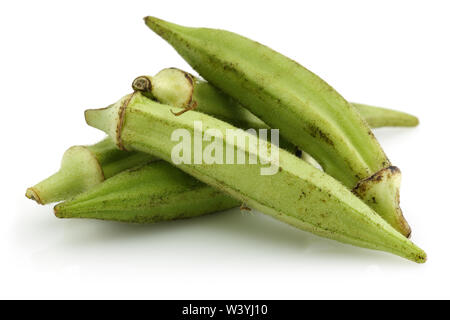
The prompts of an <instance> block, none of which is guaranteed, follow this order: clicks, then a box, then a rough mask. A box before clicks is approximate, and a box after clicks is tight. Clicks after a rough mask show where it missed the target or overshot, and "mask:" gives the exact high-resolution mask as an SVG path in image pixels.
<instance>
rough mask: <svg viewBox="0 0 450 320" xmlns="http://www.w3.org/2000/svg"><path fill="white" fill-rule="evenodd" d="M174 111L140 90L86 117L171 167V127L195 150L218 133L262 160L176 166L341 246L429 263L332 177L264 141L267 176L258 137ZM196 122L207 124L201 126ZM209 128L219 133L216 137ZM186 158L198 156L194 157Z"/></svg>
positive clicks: (225, 143) (225, 142) (126, 146)
mask: <svg viewBox="0 0 450 320" xmlns="http://www.w3.org/2000/svg"><path fill="white" fill-rule="evenodd" d="M171 109H172V111H176V112H181V111H183V109H180V108H175V107H170V106H167V105H163V104H160V103H157V102H155V101H152V100H150V99H148V98H146V97H145V96H143V95H142V94H140V93H139V92H135V93H133V94H131V95H128V96H125V97H124V98H122V99H121V100H119V101H118V102H117V103H115V104H113V105H111V106H110V107H108V108H103V109H97V110H87V111H86V112H85V117H86V121H87V123H88V124H89V125H91V126H93V127H96V128H98V129H100V130H103V131H104V132H106V133H107V134H108V135H109V136H110V137H111V138H112V139H114V142H115V143H116V144H117V146H118V147H119V148H121V149H123V150H129V151H141V152H146V153H149V154H152V155H154V156H157V157H159V158H161V159H163V160H165V161H167V162H172V161H173V159H172V152H173V150H174V148H175V149H176V148H177V146H178V145H179V144H178V143H177V142H176V141H173V140H172V134H173V132H174V130H183V133H185V134H188V135H190V136H191V137H192V136H193V137H194V146H193V148H194V150H195V148H196V146H195V137H196V136H198V135H200V136H202V137H203V136H205V135H206V136H210V138H212V136H214V141H215V144H216V143H217V145H220V143H222V147H224V148H225V149H227V150H228V149H230V150H233V155H236V154H238V153H243V154H244V155H245V158H246V159H257V160H258V161H257V162H256V163H255V164H250V163H245V164H221V163H220V162H219V163H217V162H213V163H212V164H207V163H204V162H200V163H199V162H196V161H194V162H193V163H192V162H189V161H188V162H181V163H178V164H177V167H178V168H179V169H181V170H183V171H185V172H186V173H188V174H189V175H191V176H193V177H195V178H197V179H198V180H200V181H202V182H204V183H206V184H209V185H211V186H213V187H215V188H216V189H219V190H221V191H224V192H226V193H228V194H229V195H231V196H232V197H233V198H235V199H237V200H239V201H241V202H243V203H246V204H248V205H249V206H251V207H253V208H255V209H257V210H260V211H261V212H263V213H266V214H268V215H270V216H273V217H274V218H276V219H279V220H281V221H284V222H286V223H288V224H291V225H293V226H295V227H297V228H299V229H302V230H306V231H309V232H312V233H314V234H316V235H319V236H323V237H327V238H330V239H334V240H337V241H340V242H344V243H349V244H353V245H356V246H360V247H365V248H371V249H375V250H383V251H387V252H390V253H393V254H396V255H399V256H402V257H405V258H407V259H410V260H412V261H415V262H418V263H423V262H425V260H426V254H425V252H424V251H423V250H421V249H420V248H418V247H417V246H416V245H414V244H413V243H412V242H411V241H409V240H408V239H406V238H405V237H404V236H402V235H401V234H400V233H399V232H398V231H396V230H395V229H394V228H392V227H391V226H390V225H389V224H388V223H387V222H385V221H384V220H383V219H382V218H381V217H380V216H378V215H377V214H376V213H375V212H374V211H373V210H372V209H371V208H370V207H368V206H367V205H366V204H364V202H362V201H361V200H360V199H358V198H357V197H356V196H355V195H354V194H352V193H351V192H350V190H348V189H347V188H346V187H345V186H343V185H342V184H341V183H340V182H338V181H336V180H335V179H333V178H332V177H331V176H329V175H327V174H325V173H324V172H322V171H320V170H318V169H316V168H314V167H313V166H311V165H309V164H308V163H306V162H304V161H302V160H301V159H299V158H297V157H296V156H295V155H293V154H291V153H289V152H287V151H285V150H283V149H279V148H278V147H277V146H275V145H272V144H270V143H269V142H263V144H264V143H265V145H266V146H267V148H268V149H269V150H270V153H271V154H278V155H279V158H278V160H277V161H275V162H276V164H277V165H278V170H277V171H276V173H275V174H273V175H262V174H261V173H262V170H263V169H267V164H266V163H267V160H268V159H269V160H270V163H271V164H273V161H272V160H273V159H271V158H268V157H267V155H264V154H261V153H260V152H258V151H259V149H258V151H255V149H254V148H253V147H252V146H255V145H256V146H258V145H261V141H260V140H259V139H258V138H257V137H256V136H254V135H252V134H248V133H246V132H244V131H242V130H239V129H237V128H235V127H233V126H232V125H230V124H228V123H226V122H223V121H221V120H218V119H216V118H213V117H211V116H208V115H206V114H203V113H200V112H196V111H189V112H186V113H184V114H182V115H180V116H175V115H174V114H172V113H171ZM198 123H200V124H202V125H201V126H200V127H199V126H198ZM210 129H214V131H213V132H214V133H212V131H211V130H210ZM228 130H229V131H232V132H233V133H234V134H233V135H232V136H231V137H230V136H229V135H227V132H228ZM236 137H237V138H238V141H239V138H243V139H244V140H245V141H246V142H247V143H245V145H242V144H240V143H236V142H235V138H236ZM191 143H192V141H190V142H189V143H188V144H189V145H190V144H191ZM210 147H211V146H210V145H206V146H204V145H201V146H200V151H201V152H202V154H204V153H207V152H211V149H210ZM188 156H190V157H192V156H193V157H194V158H195V157H196V155H195V152H194V154H193V155H192V154H188ZM194 160H195V159H194ZM219 160H220V159H219ZM219 160H218V159H216V160H215V161H219ZM172 163H173V162H172Z"/></svg>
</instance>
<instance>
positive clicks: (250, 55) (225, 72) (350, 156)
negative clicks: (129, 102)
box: [145, 17, 411, 236]
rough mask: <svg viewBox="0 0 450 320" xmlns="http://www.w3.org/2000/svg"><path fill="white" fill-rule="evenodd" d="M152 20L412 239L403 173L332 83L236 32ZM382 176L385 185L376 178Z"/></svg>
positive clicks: (208, 74)
mask: <svg viewBox="0 0 450 320" xmlns="http://www.w3.org/2000/svg"><path fill="white" fill-rule="evenodd" d="M145 22H146V24H147V26H148V27H150V28H151V29H152V30H153V31H154V32H156V33H157V34H158V35H160V36H161V37H162V38H163V39H165V40H166V41H167V42H168V43H170V44H171V45H172V46H173V47H174V48H175V49H176V50H177V52H178V53H179V54H180V55H181V56H182V57H183V58H184V59H185V60H186V61H187V62H188V63H189V64H190V65H191V66H192V67H193V68H194V69H195V70H196V71H197V72H198V73H199V74H200V75H201V76H202V77H203V78H204V79H205V80H207V81H208V82H210V83H211V84H212V85H214V86H216V87H217V88H218V89H220V90H222V91H223V92H225V93H226V94H228V95H230V96H231V97H233V98H234V99H236V100H237V101H238V102H239V103H240V104H241V105H242V106H244V107H245V108H247V109H248V110H250V111H251V112H252V113H253V114H255V115H256V116H257V117H258V118H260V119H261V120H262V121H264V122H265V123H266V124H267V125H269V126H270V127H271V128H277V129H279V130H280V133H281V136H282V137H283V138H284V139H286V140H287V141H289V142H291V143H293V144H294V145H295V146H297V147H298V148H299V149H301V150H304V151H306V152H307V153H309V154H310V155H311V156H312V157H313V158H314V159H316V160H317V161H318V162H319V163H320V165H321V166H322V168H323V169H324V171H325V172H327V173H328V174H330V175H331V176H333V177H335V178H336V179H338V180H339V181H341V182H342V183H343V184H344V185H345V186H347V187H348V188H349V189H352V190H353V192H354V193H355V194H357V195H359V196H360V198H361V199H363V200H364V201H365V202H366V203H367V204H368V205H369V206H372V208H373V209H374V210H375V211H376V212H377V213H378V214H379V215H380V216H382V217H383V218H384V219H385V220H387V221H391V222H396V223H394V224H393V225H392V226H393V227H394V228H396V229H397V230H398V231H400V232H401V233H403V234H404V235H405V236H409V235H410V233H411V229H410V227H409V225H408V224H407V222H406V220H405V219H404V217H403V214H402V211H401V209H400V206H399V203H398V200H399V197H398V193H399V187H400V185H399V181H400V178H399V177H400V171H399V170H398V169H395V171H396V177H395V178H393V179H391V178H390V177H391V176H390V175H386V174H384V173H383V172H384V171H386V170H390V168H391V167H392V166H391V163H390V161H389V160H388V158H387V157H386V155H385V153H384V151H383V150H382V148H381V146H380V145H379V143H378V141H377V140H376V138H375V136H374V135H373V133H372V131H371V130H370V128H369V126H368V125H367V123H366V122H365V121H364V120H363V119H362V117H361V116H360V114H359V113H358V111H357V110H356V108H354V107H353V106H352V105H351V104H350V103H349V102H347V101H346V100H345V99H344V98H343V97H342V96H341V95H339V94H338V93H337V92H336V91H335V90H334V89H333V88H332V87H331V86H329V85H328V84H327V83H326V82H325V81H323V80H322V79H321V78H319V77H318V76H317V75H315V74H314V73H312V72H310V71H309V70H307V69H306V68H304V67H303V66H301V65H300V64H298V63H297V62H295V61H293V60H291V59H289V58H287V57H285V56H283V55H282V54H280V53H278V52H276V51H274V50H272V49H270V48H268V47H266V46H264V45H262V44H260V43H258V42H255V41H252V40H250V39H247V38H245V37H242V36H240V35H237V34H235V33H231V32H228V31H224V30H216V29H208V28H189V27H183V26H180V25H176V24H173V23H170V22H167V21H163V20H160V19H157V18H154V17H147V18H145ZM379 175H383V176H384V177H385V179H382V180H381V181H380V180H376V177H377V176H379ZM386 190H388V191H392V193H388V192H386ZM367 194H370V195H371V198H368V197H367ZM373 198H374V199H373ZM397 222H398V223H397Z"/></svg>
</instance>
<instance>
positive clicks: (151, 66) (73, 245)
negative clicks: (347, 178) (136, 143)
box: [0, 0, 450, 299]
mask: <svg viewBox="0 0 450 320" xmlns="http://www.w3.org/2000/svg"><path fill="white" fill-rule="evenodd" d="M146 15H154V16H157V17H160V18H163V19H167V20H169V21H174V22H177V23H180V24H185V25H191V26H208V27H216V28H223V29H228V30H231V31H235V32H238V33H241V34H243V35H246V36H248V37H250V38H253V39H255V40H258V41H260V42H262V43H264V44H267V45H269V46H271V47H272V48H274V49H276V50H278V51H280V52H282V53H284V54H286V55H288V56H290V57H292V58H294V59H295V60H297V61H299V62H300V63H301V64H303V65H304V66H306V67H307V68H309V69H310V70H312V71H314V72H315V73H317V74H318V75H320V76H321V77H322V78H323V79H325V80H326V81H327V82H329V83H330V84H331V85H332V86H334V87H335V88H336V89H337V90H338V91H339V92H340V93H341V94H343V95H344V96H345V97H346V98H347V99H349V100H351V101H355V102H365V103H370V104H374V105H379V106H385V107H391V108H396V109H399V110H403V111H407V112H410V113H413V114H415V115H417V116H419V118H420V120H421V124H420V126H419V127H418V128H413V129H381V130H376V135H377V137H378V138H379V140H380V142H381V143H382V145H383V147H384V149H385V151H386V152H387V154H388V155H389V157H390V159H391V161H392V162H393V163H394V164H395V165H397V166H399V167H400V168H401V170H402V172H403V184H402V192H401V200H402V208H403V211H404V213H405V215H406V217H407V219H408V221H409V222H410V224H411V225H412V228H413V240H414V241H415V242H416V243H417V244H419V245H420V246H421V247H423V248H424V249H425V250H426V251H427V253H428V255H429V261H428V262H427V263H426V264H425V265H416V264H414V263H412V262H409V261H406V260H403V259H401V258H398V257H396V256H392V255H389V254H385V253H381V252H375V251H370V250H365V249H359V248H356V247H351V246H347V245H343V244H340V243H337V242H333V241H330V240H324V239H321V238H318V237H316V236H313V235H310V234H307V233H305V232H302V231H299V230H296V229H294V228H291V227H289V226H286V225H283V224H281V223H279V222H277V221H275V220H273V219H271V218H268V217H266V216H263V215H262V214H259V213H256V212H254V213H246V212H245V213H240V212H239V210H233V211H231V212H225V213H219V214H216V215H211V216H207V217H202V218H198V219H192V220H188V221H178V222H169V223H160V224H155V225H144V226H140V225H126V224H119V223H112V222H99V221H73V220H59V219H57V218H55V217H54V216H53V213H52V206H45V207H43V206H38V205H36V204H35V203H34V202H32V201H30V200H28V199H26V198H25V197H24V193H25V189H26V187H28V186H30V185H32V184H34V183H36V182H38V181H40V180H41V179H43V178H45V177H46V176H48V175H49V174H51V173H53V172H54V171H55V170H56V169H57V168H58V166H59V161H60V159H61V156H62V154H63V152H64V150H65V149H66V148H68V147H69V146H71V145H75V144H88V143H94V142H96V141H98V140H99V139H100V138H102V137H103V135H102V133H101V132H99V131H97V130H94V129H92V128H89V127H88V126H87V125H85V123H84V119H83V111H84V109H86V108H94V107H95V108H96V107H104V106H106V105H108V104H110V103H112V102H114V101H116V100H117V99H118V98H120V97H121V96H123V95H124V94H126V93H128V92H130V83H131V81H132V80H133V79H134V77H136V76H138V75H141V74H154V73H156V72H157V71H159V69H162V68H165V67H179V68H183V69H186V70H189V71H190V70H191V69H190V67H189V66H188V65H187V64H186V63H185V62H184V61H183V60H182V59H181V58H180V57H179V56H178V55H177V54H176V53H175V51H174V50H173V49H172V48H171V47H170V46H169V45H168V44H166V43H165V42H164V41H163V40H161V39H160V38H159V37H158V36H156V35H155V34H153V33H152V32H151V31H150V30H149V29H148V28H147V27H146V26H145V25H144V23H143V20H142V18H143V17H144V16H146ZM449 16H450V2H449V1H280V0H278V1H242V0H240V1H230V0H227V1H220V2H218V1H202V2H200V1H192V0H191V1H167V0H165V1H148V0H147V1H122V2H119V1H73V2H71V3H69V2H67V1H2V2H1V4H0V30H1V31H0V40H1V43H0V46H1V47H0V58H1V59H0V90H1V91H0V92H1V106H0V108H1V119H2V121H1V126H0V128H1V157H0V161H1V172H2V179H1V184H0V192H1V201H2V207H3V209H2V210H1V212H0V214H1V220H0V298H159V299H166V298H187V299H189V298H210V299H216V298H224V299H226V298H235V299H239V298H248V299H252V298H254V299H257V298H271V299H272V298H273V299H282V298H283V299H284V298H286V299H298V298H450V294H449V289H448V288H449V286H450V279H449V270H450V257H449V239H448V234H449V232H450V231H449V227H450V212H449V205H448V203H449V200H450V192H449V188H448V184H449V182H448V181H449V178H450V177H449V173H448V164H449V143H448V138H449V127H450V123H449V121H450V111H449V110H450V105H449V104H450V102H449V101H450V100H449V90H450V81H449V74H450V63H449V58H450V41H449V39H450V36H449V33H450V19H449Z"/></svg>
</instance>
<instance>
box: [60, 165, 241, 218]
mask: <svg viewBox="0 0 450 320" xmlns="http://www.w3.org/2000/svg"><path fill="white" fill-rule="evenodd" d="M239 204H240V203H239V201H238V200H235V199H233V198H232V197H230V196H229V195H227V194H225V193H223V192H221V191H219V190H217V189H215V188H213V187H210V186H208V185H206V184H204V183H202V182H200V181H198V180H196V179H194V178H192V177H191V176H189V175H188V174H186V173H184V172H183V171H181V170H179V169H177V168H175V167H173V166H172V165H170V164H169V163H167V162H165V161H155V162H152V163H149V164H144V165H141V166H138V167H136V168H132V169H128V170H125V171H123V172H121V173H119V174H117V175H115V176H114V177H112V178H110V179H108V180H106V181H105V182H103V183H101V184H99V185H97V186H95V187H93V188H92V189H91V190H88V191H86V192H84V193H82V194H80V195H78V196H76V197H75V198H74V199H72V200H69V201H66V202H63V203H60V204H58V205H56V206H55V208H54V211H55V215H56V216H57V217H59V218H88V219H101V220H111V221H120V222H131V223H154V222H159V221H165V220H175V219H182V218H192V217H196V216H200V215H204V214H208V213H213V212H216V211H221V210H225V209H230V208H234V207H237V206H239Z"/></svg>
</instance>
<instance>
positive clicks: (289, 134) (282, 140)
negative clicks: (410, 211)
mask: <svg viewBox="0 0 450 320" xmlns="http://www.w3.org/2000/svg"><path fill="white" fill-rule="evenodd" d="M144 20H145V24H146V25H147V26H148V27H149V28H150V29H151V30H152V31H154V32H155V33H156V34H157V35H159V36H160V37H161V38H162V39H164V40H165V41H167V43H168V44H170V45H171V46H172V47H173V48H174V49H175V50H176V51H177V52H178V54H179V55H180V56H181V57H182V58H183V59H184V60H185V61H186V62H188V63H189V65H190V66H191V67H192V68H193V69H194V70H195V72H197V73H198V75H193V74H191V73H188V72H186V71H183V70H180V69H177V68H165V69H162V70H161V71H160V72H159V73H157V74H156V75H152V76H151V75H146V74H144V75H139V76H138V75H137V76H138V77H136V78H135V79H134V80H133V79H130V85H131V88H132V90H131V89H130V91H129V93H128V94H127V95H125V96H123V97H121V98H120V99H119V100H118V101H117V102H114V103H113V104H110V103H107V104H105V105H108V107H106V108H100V109H91V110H86V111H85V119H86V123H87V124H88V125H90V126H92V127H95V128H97V129H99V130H102V131H104V132H105V133H106V137H105V138H104V140H102V141H99V142H97V143H96V144H93V145H87V146H84V145H78V146H72V147H70V148H69V149H67V151H66V152H65V153H64V155H63V157H62V162H61V167H60V169H59V171H57V172H56V173H55V174H53V175H52V176H50V177H48V178H47V179H45V180H43V181H41V182H39V183H38V184H36V185H34V186H33V187H30V188H28V189H27V191H26V196H27V197H28V198H30V199H33V200H35V201H36V202H37V203H39V204H50V203H57V204H56V205H55V206H54V213H55V215H56V217H58V218H85V219H101V220H112V221H119V222H126V223H154V222H159V221H170V220H176V219H185V218H194V217H197V216H201V215H205V214H209V213H217V214H227V213H226V209H231V208H240V209H241V210H257V211H259V212H261V213H263V214H267V215H270V216H272V217H273V218H275V219H278V220H281V221H283V222H285V223H287V224H289V225H291V226H293V227H295V228H298V229H301V230H303V231H307V232H311V233H313V234H315V235H317V236H321V237H326V238H329V239H333V240H336V241H340V242H343V243H346V244H351V245H355V246H359V247H364V248H368V249H374V250H380V251H385V252H389V253H392V254H395V255H398V256H401V257H404V258H406V259H409V260H412V261H415V262H417V263H424V262H425V261H426V253H425V252H424V251H423V250H422V249H420V248H419V247H418V246H416V245H415V244H414V243H413V242H412V241H411V240H410V239H409V238H410V235H411V227H410V226H409V224H408V223H407V221H406V219H405V217H404V215H403V213H402V210H401V209H400V205H399V202H400V196H399V189H400V180H401V172H400V169H399V168H398V167H396V166H394V165H393V164H391V162H390V161H389V159H388V157H387V155H386V154H385V152H384V151H383V149H382V146H381V145H380V143H379V142H378V141H377V139H376V137H375V135H374V134H373V133H372V129H374V128H379V127H386V126H397V127H414V126H417V125H418V119H417V118H416V117H414V116H412V115H410V114H407V113H404V112H400V111H396V110H391V109H386V108H380V107H374V106H370V105H366V104H359V103H353V102H349V101H348V100H346V99H345V98H344V97H343V96H341V95H340V94H339V93H338V92H337V91H336V90H335V89H333V88H332V87H331V86H330V85H329V84H328V83H326V82H325V81H324V80H322V79H321V78H320V77H319V76H318V75H316V74H314V73H313V72H311V71H310V70H308V69H306V68H305V67H303V66H302V65H300V64H299V63H297V62H296V61H293V60H291V59H290V58H288V57H286V56H284V55H282V54H280V53H278V52H276V51H274V50H272V49H270V48H269V47H267V46H265V45H263V44H261V43H259V42H255V41H253V40H251V39H248V38H246V37H244V36H241V35H238V34H236V33H232V32H228V31H225V30H219V29H208V28H192V27H185V26H180V25H177V24H174V23H170V22H167V21H164V20H161V19H158V18H155V17H146V18H145V19H144ZM150 36H151V35H150ZM149 54H151V53H149ZM131 80H133V81H131ZM218 212H220V213H218ZM236 223H239V222H238V221H236Z"/></svg>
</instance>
